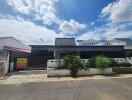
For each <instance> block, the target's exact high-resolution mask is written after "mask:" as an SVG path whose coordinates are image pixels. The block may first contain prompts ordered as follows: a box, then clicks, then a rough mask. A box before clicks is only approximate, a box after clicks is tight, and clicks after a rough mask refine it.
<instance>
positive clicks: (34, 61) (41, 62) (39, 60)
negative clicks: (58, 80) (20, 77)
mask: <svg viewBox="0 0 132 100" xmlns="http://www.w3.org/2000/svg"><path fill="white" fill-rule="evenodd" d="M47 60H48V59H47V58H44V57H31V58H28V66H27V69H28V70H44V69H46V67H47Z"/></svg>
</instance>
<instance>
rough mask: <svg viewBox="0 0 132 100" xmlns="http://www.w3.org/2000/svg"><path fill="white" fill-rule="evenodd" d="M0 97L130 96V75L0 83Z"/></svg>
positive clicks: (90, 99) (108, 99) (105, 99)
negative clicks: (108, 77)
mask: <svg viewBox="0 0 132 100" xmlns="http://www.w3.org/2000/svg"><path fill="white" fill-rule="evenodd" d="M0 100H132V78H119V79H99V80H96V79H95V80H76V81H58V82H55V81H49V82H48V81H47V82H46V81H45V82H34V83H33V82H31V83H23V84H7V85H6V84H0Z"/></svg>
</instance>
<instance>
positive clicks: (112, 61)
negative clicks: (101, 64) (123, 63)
mask: <svg viewBox="0 0 132 100" xmlns="http://www.w3.org/2000/svg"><path fill="white" fill-rule="evenodd" d="M118 66H119V64H118V63H117V62H116V61H115V60H114V59H112V58H111V67H118Z"/></svg>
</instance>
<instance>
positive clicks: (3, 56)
mask: <svg viewBox="0 0 132 100" xmlns="http://www.w3.org/2000/svg"><path fill="white" fill-rule="evenodd" d="M9 56H10V54H9V52H8V51H6V50H5V51H2V52H0V63H1V65H2V69H3V71H4V72H3V73H4V74H7V73H8V71H9Z"/></svg>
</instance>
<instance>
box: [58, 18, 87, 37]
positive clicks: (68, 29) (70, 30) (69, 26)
mask: <svg viewBox="0 0 132 100" xmlns="http://www.w3.org/2000/svg"><path fill="white" fill-rule="evenodd" d="M85 28H86V25H85V24H80V23H79V22H77V21H75V20H73V19H71V20H70V21H64V22H63V23H62V24H61V25H60V27H59V30H60V31H62V32H64V33H67V34H69V35H72V34H74V33H76V32H78V31H79V30H82V29H85Z"/></svg>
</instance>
